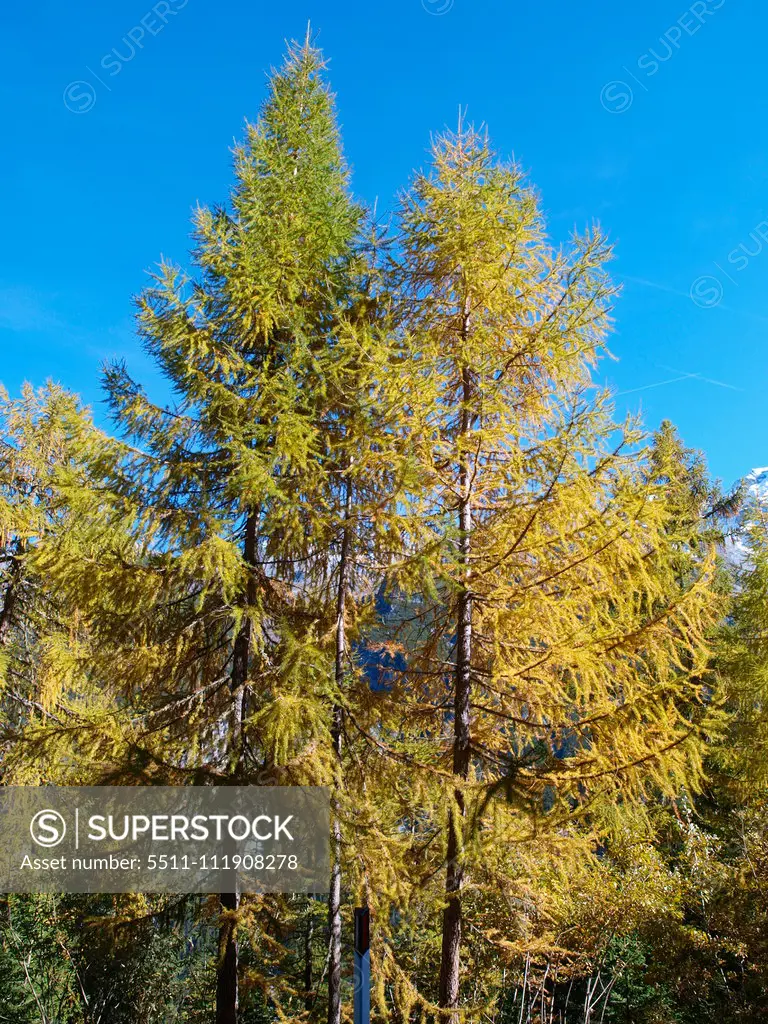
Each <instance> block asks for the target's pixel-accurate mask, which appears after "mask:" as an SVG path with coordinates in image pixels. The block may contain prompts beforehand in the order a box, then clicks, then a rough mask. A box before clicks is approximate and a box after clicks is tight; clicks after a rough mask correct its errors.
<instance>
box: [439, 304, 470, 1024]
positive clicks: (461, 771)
mask: <svg viewBox="0 0 768 1024" xmlns="http://www.w3.org/2000/svg"><path fill="white" fill-rule="evenodd" d="M468 317H469V313H468V308H467V307H466V306H465V316H464V332H465V334H466V331H467V327H468ZM471 400H472V378H471V371H470V370H469V368H468V367H466V366H465V367H464V368H463V370H462V411H461V421H460V428H459V435H460V436H459V442H460V443H461V440H462V439H463V438H464V437H465V436H466V435H467V434H468V433H469V432H470V431H471V429H472V424H473V416H472V412H471V409H470V402H471ZM459 493H460V498H459V507H458V526H459V565H460V568H461V575H462V576H463V579H462V581H461V589H460V591H459V598H458V605H457V611H456V670H455V689H454V699H453V773H454V775H456V776H457V777H458V778H459V779H461V780H464V779H466V778H467V777H468V776H469V764H470V694H471V689H472V674H471V666H472V593H471V590H470V585H469V579H468V575H469V558H470V554H471V531H472V473H471V469H470V465H469V455H468V454H467V451H466V449H463V450H462V451H461V455H460V463H459ZM453 796H454V804H455V806H454V807H453V808H452V809H451V811H450V814H449V816H448V843H447V849H446V857H447V862H448V863H447V868H446V879H445V895H446V901H447V903H446V907H445V910H444V911H443V946H442V956H441V962H440V989H439V1003H440V1006H441V1007H442V1008H444V1009H447V1010H454V1011H455V1010H457V1009H458V1006H459V971H460V967H461V936H462V921H461V888H462V885H463V883H464V865H463V862H462V856H463V854H462V848H463V837H462V832H463V820H464V794H463V792H462V790H461V788H460V787H456V789H455V790H454V794H453ZM458 1019H459V1018H458V1013H451V1014H449V1016H448V1020H449V1022H450V1024H457V1022H458Z"/></svg>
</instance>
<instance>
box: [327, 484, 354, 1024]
mask: <svg viewBox="0 0 768 1024" xmlns="http://www.w3.org/2000/svg"><path fill="white" fill-rule="evenodd" d="M344 487H345V493H344V530H343V532H342V535H341V552H340V555H339V588H338V592H337V598H336V672H335V679H336V687H337V690H340V689H341V686H342V684H343V682H344V674H345V672H346V661H347V630H346V623H345V611H346V603H347V591H348V589H349V548H350V540H351V537H350V528H349V516H350V510H351V507H352V481H351V479H350V477H349V475H347V477H346V480H345V484H344ZM343 726H344V711H343V709H342V707H341V706H340V705H339V704H336V705H335V706H334V708H333V726H332V731H331V736H332V741H333V752H334V755H335V757H336V783H335V788H336V789H337V791H338V788H339V787H340V786H341V737H342V730H343ZM331 833H332V847H331V858H332V859H331V884H330V892H329V895H328V933H329V934H328V1024H341V821H340V817H339V804H338V799H337V797H335V796H334V798H333V805H332V818H331Z"/></svg>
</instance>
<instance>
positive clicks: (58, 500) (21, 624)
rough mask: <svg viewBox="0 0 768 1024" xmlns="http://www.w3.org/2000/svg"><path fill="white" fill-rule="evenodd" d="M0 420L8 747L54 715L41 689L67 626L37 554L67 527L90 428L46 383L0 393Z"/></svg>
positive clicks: (1, 641)
mask: <svg viewBox="0 0 768 1024" xmlns="http://www.w3.org/2000/svg"><path fill="white" fill-rule="evenodd" d="M0 419H1V421H2V428H1V429H2V434H1V435H0V691H1V692H2V705H3V715H2V721H3V728H4V730H5V731H6V737H5V741H6V742H8V743H11V744H12V746H13V747H14V748H15V747H16V744H17V742H18V739H19V737H20V735H22V734H23V732H24V730H25V729H26V728H27V727H28V726H29V725H30V724H32V723H37V722H39V721H41V720H43V719H45V718H46V716H49V715H51V714H53V715H54V717H55V709H53V708H52V707H50V700H49V692H48V691H49V689H50V682H51V671H52V670H53V664H54V662H55V660H56V659H55V652H56V650H57V638H58V637H59V636H60V634H61V633H62V632H63V633H65V634H67V633H69V634H70V635H71V633H72V630H73V624H72V623H71V622H68V621H66V615H65V613H64V609H63V607H62V604H61V601H60V600H59V597H58V595H57V594H56V592H55V590H54V588H53V587H52V586H51V585H50V581H49V580H48V579H47V578H46V575H45V573H44V572H43V571H40V568H39V566H38V565H37V557H38V554H39V551H40V549H41V547H44V546H45V545H46V544H47V543H48V542H49V540H50V539H51V538H54V537H57V536H59V535H61V534H62V533H63V532H65V531H67V530H69V529H70V527H71V525H72V522H73V516H74V510H73V508H72V506H71V505H70V503H69V502H68V500H67V495H66V491H65V488H64V487H63V484H64V480H65V478H66V477H67V475H68V474H70V473H71V472H73V471H75V472H76V471H77V470H78V468H79V466H80V462H81V457H82V452H83V450H84V448H85V447H87V446H88V444H89V443H93V442H94V441H95V440H96V438H97V437H98V431H96V429H95V428H94V427H93V424H92V423H91V420H90V417H89V415H88V413H87V411H86V410H85V409H84V408H83V407H82V406H81V404H80V403H79V401H78V400H77V399H76V397H75V396H73V395H71V394H69V393H68V392H66V391H64V390H63V389H62V388H60V387H59V386H57V385H54V384H49V385H47V386H46V387H45V388H41V389H40V390H34V389H33V388H32V387H31V386H30V385H25V386H24V388H23V390H22V394H21V397H20V398H18V399H15V400H11V399H10V398H9V397H8V396H7V394H6V393H5V392H2V391H0ZM17 753H18V750H16V749H14V751H13V756H14V757H15V756H16V754H17ZM28 767H29V770H30V772H31V773H34V766H33V765H31V764H30V765H29V766H28ZM30 777H32V775H30Z"/></svg>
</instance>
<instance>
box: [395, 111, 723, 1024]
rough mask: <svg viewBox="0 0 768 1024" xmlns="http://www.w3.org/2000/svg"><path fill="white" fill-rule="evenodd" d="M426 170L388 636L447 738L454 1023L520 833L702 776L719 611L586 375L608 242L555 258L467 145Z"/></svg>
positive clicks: (445, 999)
mask: <svg viewBox="0 0 768 1024" xmlns="http://www.w3.org/2000/svg"><path fill="white" fill-rule="evenodd" d="M433 161H434V165H433V169H432V172H431V173H430V174H420V175H418V176H417V177H416V179H415V182H414V184H413V187H412V188H411V190H410V191H409V192H408V193H407V194H406V195H405V197H404V199H403V203H402V208H401V211H400V235H399V239H398V247H397V255H398V259H397V264H396V266H395V267H394V270H393V276H394V280H395V286H396V288H397V289H398V291H399V309H400V315H399V317H398V322H399V325H400V329H401V332H402V333H403V335H407V337H408V338H409V344H410V345H411V346H412V347H413V349H414V350H415V351H416V352H417V353H418V357H417V358H414V359H412V360H411V361H410V362H409V367H408V371H407V373H406V375H405V376H404V379H403V386H404V388H405V389H406V390H407V394H408V402H409V403H410V411H411V428H410V436H411V443H412V446H413V450H414V452H416V453H417V457H418V459H419V461H420V465H421V471H422V475H421V480H422V481H423V492H422V494H421V496H420V500H419V501H418V502H414V503H413V505H412V509H413V515H414V517H415V518H416V519H417V522H416V523H415V524H414V526H413V529H412V531H411V533H412V535H413V536H414V537H415V536H417V534H418V531H419V529H421V539H420V541H419V542H418V544H417V547H416V550H415V551H414V566H416V572H415V578H414V580H412V581H411V582H410V583H409V582H408V579H407V573H404V574H403V575H402V577H401V580H402V585H403V588H404V589H405V590H406V591H410V594H411V597H410V600H409V603H408V616H407V623H406V624H404V625H403V627H402V629H403V636H404V637H406V636H407V639H406V640H405V641H404V647H405V649H406V655H405V657H406V660H407V665H406V667H405V669H404V676H405V678H406V679H409V680H410V690H411V692H412V693H413V694H421V695H422V696H421V698H420V705H421V708H420V713H421V714H422V715H423V714H424V712H425V710H426V712H427V713H428V714H430V715H431V724H430V726H429V728H428V730H426V727H425V735H427V734H428V735H429V736H430V737H437V738H439V737H445V739H444V747H443V749H444V752H445V753H444V757H445V760H444V762H443V763H444V767H445V769H446V771H447V772H448V773H449V781H448V783H447V785H445V786H443V787H442V791H441V792H442V796H440V797H438V798H436V799H437V802H436V804H435V810H436V811H437V812H438V813H439V814H440V816H441V820H442V822H443V825H444V833H443V834H444V845H443V847H442V854H443V856H444V862H445V865H446V868H445V889H444V902H443V906H444V909H443V914H442V920H443V925H442V953H441V964H440V981H439V991H438V1003H439V1006H440V1007H441V1009H442V1011H443V1012H444V1013H445V1014H446V1016H447V1018H448V1019H449V1020H451V1021H457V1020H458V1019H459V1016H460V1012H461V1011H460V1006H461V1000H460V980H461V955H462V944H463V943H467V942H469V941H471V942H472V943H473V944H475V943H476V942H478V941H490V942H492V943H494V942H501V945H500V946H499V947H498V948H499V949H502V948H503V936H504V933H505V931H507V930H508V921H506V922H505V920H504V914H503V910H499V909H498V907H499V906H501V907H502V908H503V901H501V903H498V901H497V904H496V905H497V909H496V910H495V911H493V912H492V911H491V910H490V909H489V905H488V899H489V898H490V897H489V893H493V894H499V893H502V894H503V893H505V892H506V893H509V892H511V891H513V887H514V879H513V878H510V874H509V871H510V867H511V865H512V864H514V857H512V856H511V853H512V852H514V850H515V849H516V848H517V847H519V845H520V844H521V843H523V842H525V841H526V837H528V838H530V836H531V835H534V834H536V833H538V832H539V831H540V830H542V829H544V827H545V825H546V826H547V827H548V828H549V829H550V830H554V829H555V828H559V829H561V830H565V831H566V832H567V830H568V828H569V826H570V824H571V823H572V822H573V821H574V820H575V819H576V818H577V817H579V816H582V817H583V816H584V815H586V814H587V813H588V812H589V813H590V814H591V815H593V816H595V815H597V814H598V811H599V809H600V808H601V807H603V808H607V807H610V806H611V805H613V804H614V803H615V802H617V801H628V800H631V799H636V800H642V799H643V797H644V795H645V794H646V793H647V792H648V790H649V787H650V786H652V785H653V786H657V787H661V788H662V789H663V790H665V791H668V790H669V788H670V779H676V780H677V781H678V782H679V781H681V780H682V779H687V780H691V779H695V778H696V777H697V776H698V774H699V771H700V758H699V739H700V735H701V721H702V719H703V718H704V717H705V712H706V708H705V703H706V702H705V700H704V694H703V691H704V686H705V684H704V676H705V674H706V666H707V655H708V647H707V642H706V633H707V630H708V629H709V627H710V625H711V622H712V621H713V617H714V616H715V615H716V613H717V607H718V605H717V601H716V599H715V598H714V596H713V594H712V593H711V587H710V582H709V575H710V567H709V561H707V560H705V561H704V564H702V565H700V566H699V568H698V571H697V572H696V573H695V574H693V578H691V579H689V580H688V581H687V584H686V587H685V588H684V590H682V591H681V589H680V587H679V586H678V582H677V579H676V577H675V572H674V564H673V563H674V558H673V555H674V550H673V548H674V545H673V539H672V536H671V534H670V531H669V530H668V525H669V520H670V512H669V509H668V506H667V504H666V503H665V501H664V493H663V489H662V488H661V487H660V486H658V485H656V484H654V483H653V482H651V481H649V479H648V473H647V467H646V462H647V455H646V453H645V451H644V449H643V446H642V443H641V442H642V437H641V435H640V434H639V432H638V431H637V430H636V429H635V428H634V427H633V425H632V424H625V425H624V426H617V424H616V422H615V421H614V419H613V417H612V414H611V407H610V402H609V396H608V395H606V394H605V393H603V392H602V391H601V390H600V389H599V388H597V387H596V386H595V385H594V384H593V381H592V377H591V374H592V370H593V368H594V366H595V364H596V362H597V360H598V358H599V356H600V354H601V352H602V350H603V348H604V344H605V337H606V333H607V330H608V328H609V314H610V304H611V300H612V296H613V294H614V292H613V288H612V286H611V284H610V282H609V280H608V278H607V276H606V272H605V263H606V260H607V259H608V257H609V246H608V245H607V243H606V241H605V240H604V238H603V237H602V236H601V235H600V234H599V232H597V231H594V232H591V233H589V234H587V235H584V236H580V237H574V239H573V242H572V245H571V247H570V249H555V248H553V247H552V246H551V244H550V243H549V242H548V241H547V238H546V234H545V225H544V222H543V218H542V215H541V212H540V208H539V205H538V202H537V199H536V196H535V194H534V192H533V191H532V189H531V188H530V187H529V186H527V184H526V183H525V181H524V179H523V178H522V176H521V174H520V172H519V171H518V170H517V169H516V168H515V167H511V166H507V165H504V164H501V163H499V162H498V161H497V160H496V158H495V157H494V154H493V153H492V151H491V150H490V148H489V145H488V143H487V140H486V138H485V137H484V136H482V135H480V134H477V133H475V132H474V131H472V130H467V129H465V128H461V129H460V130H459V132H458V134H456V135H449V136H446V137H444V138H442V139H441V140H439V142H438V143H437V144H436V146H435V148H434V153H433ZM406 377H407V378H408V379H406ZM416 581H418V583H417V582H416ZM683 655H684V656H683ZM415 703H416V702H415ZM446 730H450V737H446V736H445V733H446ZM432 840H433V836H432V835H430V834H429V833H428V840H427V842H428V843H430V844H431V843H432ZM432 848H433V849H434V844H433V845H432ZM470 927H471V929H472V931H473V933H474V935H477V936H479V937H480V938H478V939H475V938H473V937H471V936H470V935H469V932H468V928H470Z"/></svg>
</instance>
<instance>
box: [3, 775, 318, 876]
mask: <svg viewBox="0 0 768 1024" xmlns="http://www.w3.org/2000/svg"><path fill="white" fill-rule="evenodd" d="M329 804H330V801H329V793H328V790H327V789H323V788H302V787H298V786H297V787H288V786H286V787H259V786H253V787H237V786H232V787H216V788H214V787H210V786H189V787H186V786H180V787H167V786H136V787H130V786H98V787H94V786H88V787H82V788H75V787H72V788H58V787H49V786H43V787H32V786H8V787H2V788H0V892H71V893H88V892H176V893H221V892H243V893H248V892H251V893H260V892H316V893H321V892H327V891H328V879H329V871H330V857H329V851H330V840H329Z"/></svg>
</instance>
